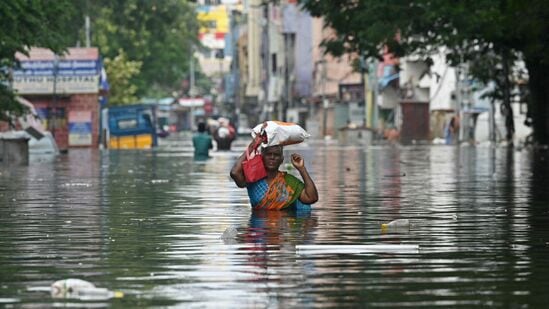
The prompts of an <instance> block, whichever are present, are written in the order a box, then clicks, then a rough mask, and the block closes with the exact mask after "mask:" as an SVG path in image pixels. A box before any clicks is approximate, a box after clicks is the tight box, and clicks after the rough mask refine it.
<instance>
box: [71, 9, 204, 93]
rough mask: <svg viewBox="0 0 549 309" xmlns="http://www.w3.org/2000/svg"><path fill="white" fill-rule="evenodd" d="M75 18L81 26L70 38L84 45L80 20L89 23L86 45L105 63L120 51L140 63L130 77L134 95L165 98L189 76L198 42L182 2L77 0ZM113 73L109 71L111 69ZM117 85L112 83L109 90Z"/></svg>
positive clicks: (190, 14)
mask: <svg viewBox="0 0 549 309" xmlns="http://www.w3.org/2000/svg"><path fill="white" fill-rule="evenodd" d="M79 2H80V4H78V5H77V7H78V10H79V13H78V14H77V15H76V16H75V18H77V19H78V20H79V21H80V22H79V25H82V27H79V28H77V29H78V31H77V32H75V33H74V34H73V38H74V40H75V41H79V42H84V39H85V33H84V27H83V25H84V23H83V21H84V16H86V15H87V16H89V17H90V19H91V33H92V35H91V45H92V46H96V47H99V50H100V53H101V55H102V56H103V57H105V58H106V59H110V60H112V59H114V58H115V57H118V56H119V55H120V54H119V52H120V51H123V52H124V53H125V55H126V56H125V57H126V58H127V60H128V61H136V62H140V63H142V66H141V70H140V71H139V72H138V73H137V74H135V75H133V77H131V81H130V82H131V84H133V85H135V86H136V87H137V88H136V95H137V96H152V97H158V96H166V95H171V94H172V92H173V91H175V90H177V89H179V88H180V85H181V81H182V79H183V78H184V77H186V76H187V75H188V64H189V57H191V46H192V45H193V44H197V33H198V21H197V19H196V13H195V9H194V7H193V4H191V3H190V2H189V1H186V0H163V1H146V0H127V1H109V0H96V1H86V0H80V1H79ZM111 71H112V70H111ZM115 87H117V85H116V84H112V83H111V89H113V90H114V88H115Z"/></svg>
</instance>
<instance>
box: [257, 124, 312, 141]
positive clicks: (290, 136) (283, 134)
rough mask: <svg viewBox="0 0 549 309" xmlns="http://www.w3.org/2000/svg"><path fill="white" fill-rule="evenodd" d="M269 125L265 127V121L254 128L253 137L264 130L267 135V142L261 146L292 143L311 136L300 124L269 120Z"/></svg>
mask: <svg viewBox="0 0 549 309" xmlns="http://www.w3.org/2000/svg"><path fill="white" fill-rule="evenodd" d="M266 123H267V126H266V127H265V128H264V129H263V123H261V124H258V125H257V126H255V128H253V130H252V137H254V138H255V137H256V136H257V135H258V134H262V133H263V132H264V133H265V134H266V135H267V142H266V143H263V144H262V145H261V146H263V147H268V146H275V145H283V146H284V145H292V144H298V143H301V142H303V141H304V140H305V139H306V138H308V137H309V136H311V135H310V134H309V133H307V131H305V130H304V129H303V128H302V127H300V126H299V125H298V124H295V123H292V122H282V121H267V122H266Z"/></svg>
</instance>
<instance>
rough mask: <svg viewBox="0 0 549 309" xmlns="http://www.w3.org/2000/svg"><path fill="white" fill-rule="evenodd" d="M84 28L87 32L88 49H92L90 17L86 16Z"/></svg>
mask: <svg viewBox="0 0 549 309" xmlns="http://www.w3.org/2000/svg"><path fill="white" fill-rule="evenodd" d="M84 27H85V30H86V47H90V46H91V39H90V37H91V35H90V17H89V16H88V15H86V17H84Z"/></svg>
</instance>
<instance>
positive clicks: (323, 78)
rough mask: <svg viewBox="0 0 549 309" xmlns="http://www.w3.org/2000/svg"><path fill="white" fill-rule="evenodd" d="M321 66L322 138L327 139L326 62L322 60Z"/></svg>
mask: <svg viewBox="0 0 549 309" xmlns="http://www.w3.org/2000/svg"><path fill="white" fill-rule="evenodd" d="M320 65H321V70H322V71H321V73H320V74H321V75H320V86H321V88H320V89H321V95H320V97H321V98H322V111H323V113H322V136H323V137H326V135H327V134H328V128H327V125H328V111H327V109H328V104H329V102H328V100H327V99H326V60H325V59H322V60H320Z"/></svg>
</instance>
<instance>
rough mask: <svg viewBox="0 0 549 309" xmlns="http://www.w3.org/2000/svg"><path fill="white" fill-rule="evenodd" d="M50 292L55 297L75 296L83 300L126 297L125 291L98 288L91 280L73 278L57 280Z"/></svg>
mask: <svg viewBox="0 0 549 309" xmlns="http://www.w3.org/2000/svg"><path fill="white" fill-rule="evenodd" d="M50 292H51V296H52V297H53V298H73V299H81V300H86V299H95V300H101V299H110V298H121V297H124V293H122V292H118V291H109V290H108V289H105V288H98V287H96V286H95V285H94V284H93V283H91V282H88V281H86V280H82V279H73V278H70V279H64V280H58V281H55V282H54V283H52V285H51V290H50Z"/></svg>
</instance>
